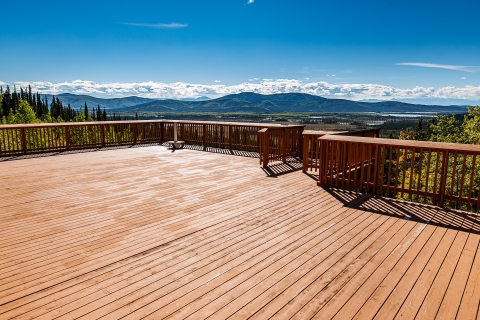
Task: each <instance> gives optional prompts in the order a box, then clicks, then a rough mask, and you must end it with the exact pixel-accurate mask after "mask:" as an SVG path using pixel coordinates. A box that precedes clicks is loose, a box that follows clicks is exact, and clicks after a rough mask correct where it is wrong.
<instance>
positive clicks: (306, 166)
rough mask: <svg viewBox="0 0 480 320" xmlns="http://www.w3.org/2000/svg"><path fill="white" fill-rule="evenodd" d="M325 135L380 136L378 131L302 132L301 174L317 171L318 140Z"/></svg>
mask: <svg viewBox="0 0 480 320" xmlns="http://www.w3.org/2000/svg"><path fill="white" fill-rule="evenodd" d="M325 135H340V136H351V137H371V138H378V137H379V136H380V129H378V128H377V129H367V130H359V131H313V130H305V131H303V157H302V158H303V172H307V171H308V170H311V171H313V172H317V171H318V169H319V164H320V162H319V159H320V154H319V152H320V148H319V147H320V142H319V140H318V138H320V137H323V136H325Z"/></svg>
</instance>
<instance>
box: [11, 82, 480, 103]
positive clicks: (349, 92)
mask: <svg viewBox="0 0 480 320" xmlns="http://www.w3.org/2000/svg"><path fill="white" fill-rule="evenodd" d="M14 84H15V85H16V86H17V87H19V86H22V87H27V86H28V85H31V86H32V90H33V91H34V92H36V91H38V92H40V93H42V94H55V95H58V94H61V93H73V94H88V95H93V96H96V97H103V98H113V97H127V96H141V97H147V98H172V99H180V98H195V97H200V96H209V97H212V98H216V97H221V96H224V95H227V94H232V93H240V92H256V93H260V94H274V93H290V92H301V93H308V94H312V95H317V96H323V97H327V98H342V99H350V100H365V99H376V100H393V99H396V100H400V99H403V100H405V99H420V98H421V99H462V100H471V101H480V85H479V86H465V87H455V86H446V87H441V88H433V87H418V86H417V87H414V88H407V89H400V88H395V87H391V86H385V85H381V84H361V83H350V84H348V83H346V84H332V83H329V82H326V81H321V82H307V81H302V80H297V79H263V80H260V81H258V82H250V81H249V82H244V83H240V84H236V85H228V86H227V85H223V84H219V83H217V84H211V85H205V84H194V83H185V82H175V83H163V82H153V81H148V82H138V83H125V82H112V83H97V82H94V81H84V80H76V81H72V82H61V83H52V82H16V83H14ZM11 85H13V84H11Z"/></svg>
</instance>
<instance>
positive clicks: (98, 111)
mask: <svg viewBox="0 0 480 320" xmlns="http://www.w3.org/2000/svg"><path fill="white" fill-rule="evenodd" d="M95 120H97V121H102V110H100V105H98V106H97V116H96V119H95Z"/></svg>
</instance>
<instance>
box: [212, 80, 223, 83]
mask: <svg viewBox="0 0 480 320" xmlns="http://www.w3.org/2000/svg"><path fill="white" fill-rule="evenodd" d="M213 82H216V83H220V82H222V81H221V80H215V81H213Z"/></svg>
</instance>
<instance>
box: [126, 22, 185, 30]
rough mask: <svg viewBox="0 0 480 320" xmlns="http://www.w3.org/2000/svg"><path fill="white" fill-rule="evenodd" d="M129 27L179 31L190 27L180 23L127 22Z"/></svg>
mask: <svg viewBox="0 0 480 320" xmlns="http://www.w3.org/2000/svg"><path fill="white" fill-rule="evenodd" d="M124 24H126V25H127V26H134V27H146V28H154V29H179V28H186V27H188V24H186V23H178V22H172V23H154V24H150V23H130V22H126V23H124Z"/></svg>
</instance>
